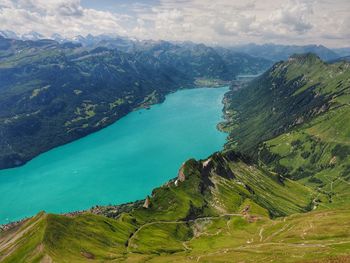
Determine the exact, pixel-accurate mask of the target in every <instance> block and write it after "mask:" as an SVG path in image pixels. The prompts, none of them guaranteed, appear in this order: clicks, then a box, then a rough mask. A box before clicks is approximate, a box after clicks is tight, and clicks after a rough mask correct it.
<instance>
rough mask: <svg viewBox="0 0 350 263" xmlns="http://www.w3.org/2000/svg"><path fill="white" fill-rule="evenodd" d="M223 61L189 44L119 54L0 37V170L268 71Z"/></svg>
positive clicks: (258, 64)
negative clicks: (191, 92)
mask: <svg viewBox="0 0 350 263" xmlns="http://www.w3.org/2000/svg"><path fill="white" fill-rule="evenodd" d="M230 58H236V59H237V60H239V61H237V62H235V63H227V62H226V61H227V60H224V59H223V57H222V56H220V55H219V54H218V53H217V52H215V50H214V49H212V48H209V47H206V46H204V45H194V44H193V45H190V46H180V45H173V44H170V43H167V42H165V43H161V44H159V45H151V46H150V47H149V48H147V49H136V50H134V51H133V52H129V53H125V52H121V51H119V50H118V49H108V48H105V47H97V48H95V49H88V48H83V47H81V45H78V44H72V43H65V44H59V43H57V42H55V41H52V40H40V41H19V40H11V39H5V38H2V37H0V136H1V138H2V140H1V141H0V169H3V168H9V167H14V166H18V165H22V164H23V163H25V162H26V161H28V160H30V159H32V158H33V157H35V156H37V155H38V154H40V153H42V152H44V151H47V150H49V149H51V148H53V147H56V146H59V145H62V144H65V143H67V142H70V141H73V140H75V139H78V138H80V137H82V136H85V135H87V134H90V133H92V132H94V131H97V130H99V129H102V128H104V127H106V126H107V125H110V124H111V123H113V122H114V121H116V120H118V119H119V118H121V117H123V116H124V115H126V114H127V113H129V112H130V111H132V110H134V109H136V108H138V107H145V106H148V105H150V104H154V103H157V102H161V101H162V100H163V99H164V97H165V95H166V94H168V93H170V92H172V91H174V90H177V89H181V88H184V87H194V86H195V82H196V79H197V78H204V79H213V78H214V79H225V80H231V79H233V78H234V77H235V75H236V74H238V73H241V72H246V71H248V72H250V71H253V72H255V71H260V70H263V69H265V68H266V67H268V66H269V64H270V62H269V61H267V60H264V59H258V58H252V57H249V56H248V55H242V54H241V55H239V54H236V55H235V54H231V57H230ZM243 61H244V63H243ZM241 62H242V63H241ZM204 83H206V82H204ZM208 83H210V82H208Z"/></svg>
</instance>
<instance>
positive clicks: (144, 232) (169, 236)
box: [0, 152, 314, 262]
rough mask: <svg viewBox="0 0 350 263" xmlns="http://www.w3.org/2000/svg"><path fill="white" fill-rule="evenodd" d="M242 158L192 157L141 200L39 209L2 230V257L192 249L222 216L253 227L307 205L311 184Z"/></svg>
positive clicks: (112, 256)
mask: <svg viewBox="0 0 350 263" xmlns="http://www.w3.org/2000/svg"><path fill="white" fill-rule="evenodd" d="M245 161H246V160H245V158H244V157H242V156H240V155H237V154H235V153H233V152H228V153H226V154H215V155H213V156H211V157H210V159H208V160H205V161H195V160H190V161H188V162H186V163H185V164H184V165H183V167H182V168H181V169H180V171H179V176H178V178H177V179H174V180H172V181H170V182H169V183H167V184H166V185H164V186H162V187H160V188H158V189H155V190H154V191H153V193H152V196H151V197H148V198H147V202H145V204H144V205H143V204H142V203H141V202H137V203H134V204H129V205H123V206H116V207H95V208H93V209H92V210H91V211H90V213H81V214H78V215H76V216H73V217H67V216H57V215H47V214H44V213H41V214H39V215H38V216H36V217H34V218H32V219H29V220H27V221H25V222H24V223H22V224H21V225H20V226H17V227H16V228H14V229H11V230H9V231H5V232H4V233H2V235H1V237H0V251H1V252H0V258H1V260H2V262H13V261H16V260H17V261H21V260H24V259H25V260H26V262H36V261H37V260H48V258H50V259H53V260H54V261H57V262H61V259H65V260H67V261H74V262H80V261H82V262H83V261H84V260H86V258H89V259H96V260H116V259H126V258H127V257H128V255H127V254H126V252H128V253H129V254H130V256H134V253H136V254H135V255H137V254H139V253H141V254H145V255H154V254H158V253H166V254H171V253H174V252H183V251H185V250H192V248H190V247H192V246H193V247H194V248H195V247H196V246H198V245H199V243H198V242H204V244H207V245H208V244H209V243H208V242H210V239H208V237H206V234H205V233H206V232H207V231H208V232H213V231H214V230H213V229H217V228H218V227H221V225H222V224H227V225H230V224H232V231H239V230H238V229H235V227H234V225H236V224H237V225H241V224H243V225H247V226H249V227H252V228H255V227H257V226H258V225H261V224H263V223H267V222H270V219H268V217H269V215H271V216H273V217H274V216H281V215H289V214H292V213H295V212H303V211H307V210H309V209H310V208H311V206H310V204H312V200H313V198H314V192H313V191H312V190H310V189H308V188H306V187H303V186H301V185H300V184H298V183H295V182H293V181H291V180H288V179H286V180H284V181H283V182H282V181H280V180H279V179H278V177H277V176H276V175H273V174H271V173H269V172H266V171H264V170H262V169H259V168H257V167H256V166H254V165H253V164H249V165H248V164H246V163H245ZM257 182H260V183H257ZM266 189H273V191H272V192H270V193H267V192H266ZM91 212H92V213H94V214H98V215H94V214H91ZM105 216H108V217H110V218H107V217H105ZM112 218H113V219H112ZM246 220H247V221H246ZM258 222H259V223H258ZM210 224H212V226H210V227H209V225H210ZM198 227H200V229H197V228H198ZM229 231H230V230H229ZM201 232H203V233H202V234H201ZM202 235H203V237H204V239H202ZM225 236H226V234H225ZM226 238H227V237H226ZM247 239H248V238H247ZM165 241H166V242H165ZM183 242H189V243H188V245H187V244H185V245H184V244H183ZM238 243H240V244H241V243H242V242H241V241H239V242H238ZM204 244H203V245H204ZM201 251H202V249H201V248H200V247H199V248H198V252H200V253H202V252H201Z"/></svg>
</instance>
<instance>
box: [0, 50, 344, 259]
mask: <svg viewBox="0 0 350 263" xmlns="http://www.w3.org/2000/svg"><path fill="white" fill-rule="evenodd" d="M349 71H350V70H349V64H346V63H337V64H325V63H324V62H322V61H321V60H320V59H319V58H317V57H316V56H314V55H311V54H308V55H304V56H293V57H291V58H290V59H289V61H287V62H284V63H278V64H276V65H275V66H274V67H273V68H272V69H271V70H270V71H268V72H267V73H265V74H264V75H263V76H261V78H260V79H259V80H256V81H255V82H252V83H251V84H249V85H248V87H247V88H245V89H243V90H238V91H232V92H231V93H230V94H229V95H227V96H226V99H225V100H226V107H225V111H226V113H227V114H228V122H227V123H225V124H223V125H222V127H224V128H225V129H227V130H229V131H230V141H229V144H228V147H227V148H228V149H227V150H225V151H223V152H220V153H215V154H213V155H212V156H210V157H209V158H208V159H207V160H200V161H196V160H189V161H187V162H186V163H185V164H184V165H183V166H182V167H181V168H180V171H179V175H178V178H176V179H174V180H171V181H170V182H168V183H167V184H165V185H163V186H162V187H159V188H157V189H155V190H154V191H153V192H152V195H151V196H149V197H148V198H147V201H145V204H143V203H142V202H135V203H132V204H127V205H122V206H110V207H96V208H93V209H92V210H91V211H90V213H82V214H79V215H76V216H73V217H67V216H58V215H46V214H44V213H41V214H39V215H38V216H37V217H35V218H32V219H29V220H27V221H26V222H24V223H22V224H21V225H19V226H17V227H16V228H14V229H12V230H8V231H6V232H3V233H2V234H1V236H0V260H1V261H4V262H21V261H24V262H39V261H40V260H42V261H43V262H50V260H53V261H54V262H86V261H87V260H96V261H112V262H113V261H115V262H123V261H125V262H145V261H147V262H174V261H178V262H230V261H232V260H233V259H234V260H235V261H238V262H349V261H350V235H349V233H350V224H349V222H350V190H349V189H350V188H349V184H350V139H349V138H350V125H349V123H350V122H349V116H350V114H349V113H350V112H349V109H350V108H349V105H350V101H349V99H350V95H349V92H350V90H349V89H350V88H349V87H350V85H349V84H350V77H349V76H350V74H349ZM238 132H241V133H238ZM231 147H233V148H234V149H235V150H236V151H237V150H239V151H242V152H243V154H242V153H237V152H235V151H232V150H231V149H230V148H231ZM247 156H250V157H247ZM96 214H98V215H96Z"/></svg>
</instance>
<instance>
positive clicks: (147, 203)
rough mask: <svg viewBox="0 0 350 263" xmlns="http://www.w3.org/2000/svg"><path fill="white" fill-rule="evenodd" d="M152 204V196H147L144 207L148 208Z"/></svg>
mask: <svg viewBox="0 0 350 263" xmlns="http://www.w3.org/2000/svg"><path fill="white" fill-rule="evenodd" d="M150 205H151V198H150V197H149V196H147V197H146V199H145V203H144V204H143V206H142V207H143V208H146V209H147V208H149V207H150Z"/></svg>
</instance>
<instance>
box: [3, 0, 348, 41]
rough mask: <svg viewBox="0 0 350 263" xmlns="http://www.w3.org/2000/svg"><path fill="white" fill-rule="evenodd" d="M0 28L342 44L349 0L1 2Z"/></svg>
mask: <svg viewBox="0 0 350 263" xmlns="http://www.w3.org/2000/svg"><path fill="white" fill-rule="evenodd" d="M0 30H12V31H15V32H16V33H19V34H24V33H28V32H30V31H36V32H38V33H41V34H43V35H45V36H51V35H52V34H53V33H59V34H61V35H62V36H65V37H73V36H76V35H83V36H84V35H87V34H89V33H91V34H93V35H99V34H111V35H121V36H128V37H134V38H137V39H154V40H160V39H163V40H171V41H193V42H197V43H199V42H201V43H205V44H211V45H225V46H227V45H239V44H246V43H257V44H262V43H278V44H297V45H304V44H323V45H325V46H328V47H345V46H350V0H245V1H243V0H124V1H123V0H0Z"/></svg>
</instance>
